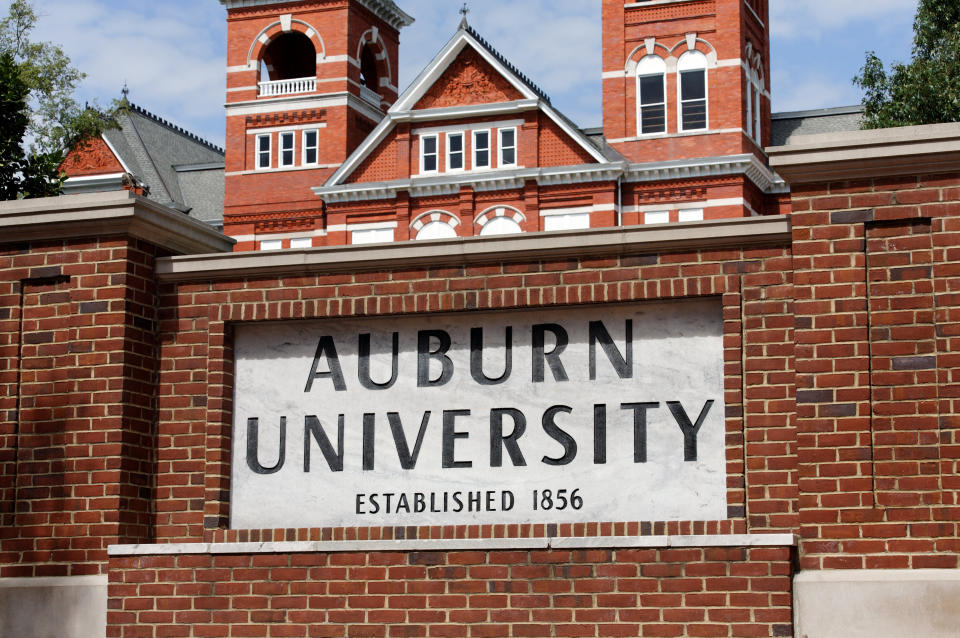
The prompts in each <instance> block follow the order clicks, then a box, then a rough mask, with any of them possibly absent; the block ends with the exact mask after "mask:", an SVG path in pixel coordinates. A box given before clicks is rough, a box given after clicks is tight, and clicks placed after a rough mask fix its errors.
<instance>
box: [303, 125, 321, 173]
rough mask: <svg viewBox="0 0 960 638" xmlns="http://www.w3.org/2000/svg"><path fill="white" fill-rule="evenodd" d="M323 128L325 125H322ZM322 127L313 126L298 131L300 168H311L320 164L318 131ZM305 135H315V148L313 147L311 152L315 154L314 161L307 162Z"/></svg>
mask: <svg viewBox="0 0 960 638" xmlns="http://www.w3.org/2000/svg"><path fill="white" fill-rule="evenodd" d="M324 126H325V125H324ZM321 128H323V127H320V126H314V127H311V128H305V129H301V130H300V166H304V167H306V166H311V167H315V166H318V165H319V164H320V129H321ZM307 133H316V134H317V135H316V138H317V139H316V146H314V147H313V152H314V153H315V154H316V161H314V162H308V161H307V150H308V147H307Z"/></svg>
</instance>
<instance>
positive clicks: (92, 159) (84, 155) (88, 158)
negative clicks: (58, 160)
mask: <svg viewBox="0 0 960 638" xmlns="http://www.w3.org/2000/svg"><path fill="white" fill-rule="evenodd" d="M60 170H62V171H63V172H65V173H66V174H67V175H68V176H69V177H84V176H88V175H109V174H112V173H124V172H127V169H126V167H125V166H124V165H123V163H122V162H121V161H120V158H119V157H117V154H116V153H114V152H113V149H112V148H111V147H110V145H109V144H108V143H107V141H106V140H105V139H104V138H102V137H97V138H94V139H91V140H88V141H87V142H84V143H83V144H81V145H79V146H77V147H75V148H72V149H70V152H69V153H67V157H66V158H65V159H64V160H63V163H62V164H61V165H60Z"/></svg>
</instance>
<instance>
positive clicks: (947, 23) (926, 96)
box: [853, 0, 960, 128]
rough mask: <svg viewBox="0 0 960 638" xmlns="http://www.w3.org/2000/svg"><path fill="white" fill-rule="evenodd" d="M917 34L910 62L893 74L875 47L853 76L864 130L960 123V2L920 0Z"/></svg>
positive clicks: (899, 65)
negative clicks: (861, 94)
mask: <svg viewBox="0 0 960 638" xmlns="http://www.w3.org/2000/svg"><path fill="white" fill-rule="evenodd" d="M913 32H914V37H913V59H912V60H911V61H910V62H909V63H903V62H898V63H895V64H893V65H892V66H891V69H890V72H889V73H888V72H887V70H886V68H885V67H884V64H883V62H882V61H881V60H880V58H879V57H877V55H876V53H874V52H872V51H871V52H870V53H868V54H867V59H866V62H865V63H864V66H863V68H862V69H860V75H858V76H857V77H855V78H854V80H853V81H854V83H855V84H857V85H858V86H860V87H862V88H863V89H864V91H865V95H864V98H863V106H864V122H863V127H864V128H887V127H894V126H910V125H916V124H935V123H938V122H960V0H920V5H919V8H918V9H917V15H916V18H915V19H914V23H913Z"/></svg>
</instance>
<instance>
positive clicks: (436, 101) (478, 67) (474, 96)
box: [414, 47, 523, 109]
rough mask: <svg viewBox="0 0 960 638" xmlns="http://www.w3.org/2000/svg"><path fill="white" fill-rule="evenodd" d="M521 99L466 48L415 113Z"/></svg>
mask: <svg viewBox="0 0 960 638" xmlns="http://www.w3.org/2000/svg"><path fill="white" fill-rule="evenodd" d="M521 99H523V95H522V94H521V93H520V92H519V91H518V90H517V89H515V88H514V87H513V86H512V85H511V84H510V82H509V81H508V80H507V79H506V78H504V77H503V76H502V75H500V73H498V72H497V71H496V70H495V69H493V67H491V66H490V64H488V63H487V61H486V60H484V59H483V58H482V57H481V56H480V54H479V53H478V52H477V51H476V50H475V49H473V48H471V47H467V48H465V49H464V50H463V51H462V52H461V53H460V55H459V56H457V59H456V60H454V61H453V63H452V64H451V65H450V66H449V67H448V68H447V70H446V71H444V73H443V75H441V76H440V78H439V79H438V80H437V81H436V82H435V83H434V84H433V86H432V87H430V90H429V91H427V93H426V94H425V95H424V96H423V97H422V98H420V101H419V102H417V105H416V106H415V107H414V108H415V109H435V108H444V107H450V106H465V105H470V104H491V103H496V102H511V101H513V100H521Z"/></svg>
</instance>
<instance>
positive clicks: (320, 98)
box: [224, 92, 349, 117]
mask: <svg viewBox="0 0 960 638" xmlns="http://www.w3.org/2000/svg"><path fill="white" fill-rule="evenodd" d="M348 100H349V94H347V93H343V92H339V93H332V94H328V95H317V96H311V97H309V98H303V97H299V96H298V97H295V98H290V97H279V98H267V99H263V100H248V101H245V102H234V103H232V104H225V105H224V108H226V110H227V117H231V116H239V115H262V114H264V113H276V112H277V111H298V110H303V109H315V108H324V107H334V106H346V105H347V102H348Z"/></svg>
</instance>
